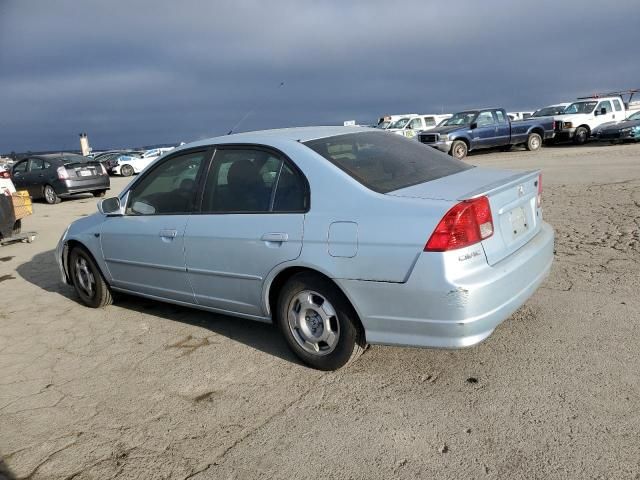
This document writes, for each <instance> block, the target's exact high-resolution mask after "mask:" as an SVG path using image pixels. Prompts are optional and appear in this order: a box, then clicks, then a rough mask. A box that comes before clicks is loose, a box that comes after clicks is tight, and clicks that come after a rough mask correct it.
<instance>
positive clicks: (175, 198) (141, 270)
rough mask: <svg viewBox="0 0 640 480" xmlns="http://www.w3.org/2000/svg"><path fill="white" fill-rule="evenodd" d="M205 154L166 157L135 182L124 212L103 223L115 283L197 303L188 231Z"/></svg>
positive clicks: (104, 247) (102, 236)
mask: <svg viewBox="0 0 640 480" xmlns="http://www.w3.org/2000/svg"><path fill="white" fill-rule="evenodd" d="M207 155H208V150H206V149H205V150H195V151H194V150H190V151H185V152H178V153H176V154H175V155H173V156H171V157H167V158H166V159H165V160H164V161H162V162H161V163H160V164H158V165H156V166H154V168H153V169H151V170H149V171H147V172H146V173H144V174H143V175H142V176H141V178H139V179H138V180H137V181H136V182H135V183H134V184H133V186H132V187H131V189H130V190H129V192H128V194H127V200H126V207H125V214H124V215H123V216H113V217H109V218H107V219H106V221H105V222H104V223H103V226H102V231H101V234H100V239H101V244H102V252H103V255H104V260H105V262H106V264H107V267H108V269H109V273H110V275H111V277H112V285H113V286H114V287H116V288H122V289H125V290H130V291H133V292H137V293H142V294H145V295H151V296H155V297H158V298H160V299H169V300H177V301H181V302H188V303H194V298H193V290H192V289H191V286H190V285H189V280H188V279H187V270H186V266H185V257H184V232H185V228H186V225H187V221H188V219H189V215H190V214H191V213H193V211H194V208H195V205H196V199H197V197H198V196H197V190H198V185H199V181H200V177H201V175H202V171H203V169H204V167H205V165H206V163H207V158H208V157H207Z"/></svg>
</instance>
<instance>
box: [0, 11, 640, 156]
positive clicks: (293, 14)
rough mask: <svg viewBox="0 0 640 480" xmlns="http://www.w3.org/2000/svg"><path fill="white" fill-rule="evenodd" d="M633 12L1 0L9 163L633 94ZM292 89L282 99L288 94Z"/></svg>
mask: <svg viewBox="0 0 640 480" xmlns="http://www.w3.org/2000/svg"><path fill="white" fill-rule="evenodd" d="M639 20H640V8H638V4H637V1H634V0H619V1H616V2H615V6H611V7H610V8H608V9H607V10H606V11H604V10H603V8H597V9H595V8H594V9H591V8H587V7H585V4H584V2H579V1H573V0H567V1H563V2H558V1H541V2H535V3H529V4H527V5H524V4H522V2H513V1H510V0H487V1H482V2H478V1H472V0H468V1H467V0H464V1H463V0H459V1H458V2H447V3H444V2H435V1H426V0H419V1H414V0H406V1H403V2H389V1H384V2H383V1H353V2H339V1H325V2H313V1H310V0H296V1H293V0H282V1H273V2H263V1H235V2H231V1H228V2H222V1H220V2H210V1H209V2H207V1H181V2H175V1H174V2H159V1H111V2H101V1H80V0H76V1H64V0H62V1H57V2H49V1H45V0H40V1H36V0H24V1H19V0H4V1H0V151H5V152H6V151H10V150H16V151H20V150H26V149H31V150H39V149H70V148H76V147H77V133H78V132H80V131H87V132H88V133H89V136H90V139H91V141H92V144H93V145H94V146H98V147H100V146H102V147H107V146H126V145H143V144H151V143H159V142H174V141H180V140H184V141H190V140H194V139H198V138H204V137H208V136H214V135H219V134H224V133H226V131H227V130H229V128H231V126H232V125H234V124H235V123H236V122H237V121H238V120H240V119H241V118H242V117H243V116H244V115H245V113H246V112H248V111H253V113H252V114H250V115H249V116H248V117H247V119H246V120H245V121H244V122H243V124H242V125H241V127H240V130H250V129H258V128H272V127H281V126H293V125H310V124H336V123H341V122H342V121H343V120H346V119H351V118H355V119H358V120H359V121H361V122H367V121H373V120H374V119H375V118H376V117H377V116H379V115H381V114H384V113H393V112H404V111H415V112H425V113H426V112H429V111H435V112H439V111H441V110H442V109H444V110H445V111H454V110H457V109H461V108H469V107H474V106H483V105H500V106H505V107H507V108H509V109H525V108H526V109H529V108H535V107H539V106H541V105H544V104H548V103H552V102H556V101H563V100H570V99H573V98H574V97H576V96H578V95H582V94H589V93H591V92H594V91H602V90H612V89H621V88H629V87H640V75H639V74H640V66H638V63H637V62H636V61H635V56H634V53H635V51H636V50H637V45H638V43H639V41H640V35H639V34H638V33H637V25H638V24H639V23H640V22H639ZM282 81H284V82H285V86H284V87H283V88H279V85H280V82H282Z"/></svg>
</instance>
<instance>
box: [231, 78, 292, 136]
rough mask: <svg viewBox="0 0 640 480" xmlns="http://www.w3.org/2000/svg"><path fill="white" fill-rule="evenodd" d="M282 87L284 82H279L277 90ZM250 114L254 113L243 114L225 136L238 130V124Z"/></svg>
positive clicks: (251, 111) (250, 111)
mask: <svg viewBox="0 0 640 480" xmlns="http://www.w3.org/2000/svg"><path fill="white" fill-rule="evenodd" d="M282 87H284V82H280V85H278V88H282ZM252 113H255V112H254V111H253V110H249V111H248V112H247V113H245V114H244V117H242V118H241V119H240V121H239V122H238V123H236V124H235V125H234V126H233V128H232V129H231V130H229V131H228V132H227V135H231V134H232V133H233V132H234V131H235V130H236V128H238V127H239V126H240V124H241V123H242V122H244V121H245V120H246V119H247V117H248V116H249V115H251V114H252Z"/></svg>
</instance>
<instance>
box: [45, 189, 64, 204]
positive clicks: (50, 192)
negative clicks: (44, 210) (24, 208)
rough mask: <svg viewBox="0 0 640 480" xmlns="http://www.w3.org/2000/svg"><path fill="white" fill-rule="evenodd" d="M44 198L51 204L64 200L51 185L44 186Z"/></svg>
mask: <svg viewBox="0 0 640 480" xmlns="http://www.w3.org/2000/svg"><path fill="white" fill-rule="evenodd" d="M42 198H44V201H45V202H47V203H48V204H49V205H55V204H56V203H60V202H61V201H62V200H61V199H60V197H59V196H58V194H57V193H56V191H55V190H54V189H53V187H52V186H51V185H45V186H44V188H43V189H42Z"/></svg>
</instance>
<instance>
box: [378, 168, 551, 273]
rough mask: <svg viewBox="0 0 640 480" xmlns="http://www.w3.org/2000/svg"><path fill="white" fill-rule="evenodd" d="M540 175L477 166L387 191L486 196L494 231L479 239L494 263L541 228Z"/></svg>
mask: <svg viewBox="0 0 640 480" xmlns="http://www.w3.org/2000/svg"><path fill="white" fill-rule="evenodd" d="M539 176H540V171H539V170H535V171H529V172H514V171H510V170H494V169H489V168H479V167H476V168H472V169H470V170H465V171H463V172H460V173H456V174H454V175H449V176H447V177H443V178H439V179H438V180H434V181H431V182H425V183H421V184H419V185H414V186H411V187H407V188H403V189H400V190H396V191H393V192H390V193H388V194H387V195H393V196H398V197H413V198H424V199H433V200H448V201H462V200H468V199H471V198H476V197H481V196H486V197H487V198H488V199H489V205H490V206H491V214H492V217H493V229H494V233H493V235H492V236H491V237H489V238H487V239H485V240H483V241H482V242H481V243H482V247H483V249H484V252H485V255H486V257H487V262H488V263H489V264H490V265H495V264H496V263H498V262H499V261H500V260H502V259H504V258H505V257H507V256H509V255H511V254H512V253H513V252H515V251H516V250H518V249H519V248H521V247H522V246H523V245H525V244H526V243H527V242H529V241H530V240H531V239H532V238H533V237H534V236H535V235H536V234H537V233H538V232H539V231H540V228H541V226H542V210H541V208H539V207H538V205H537V195H538V182H539Z"/></svg>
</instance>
